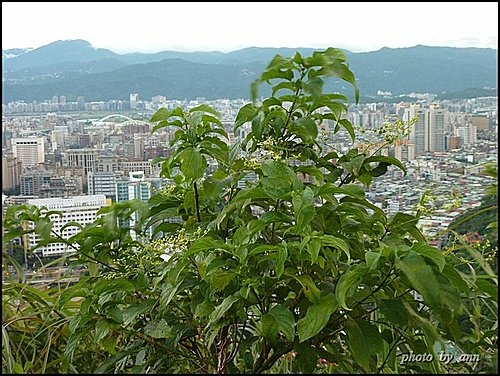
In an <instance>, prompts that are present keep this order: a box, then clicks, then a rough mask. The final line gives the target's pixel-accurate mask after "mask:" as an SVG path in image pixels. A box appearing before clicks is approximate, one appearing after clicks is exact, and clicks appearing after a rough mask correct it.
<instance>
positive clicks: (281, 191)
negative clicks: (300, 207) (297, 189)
mask: <svg viewBox="0 0 500 376" xmlns="http://www.w3.org/2000/svg"><path fill="white" fill-rule="evenodd" d="M260 183H261V184H262V189H263V190H264V192H266V194H267V196H268V197H270V198H272V199H273V200H278V199H280V198H282V197H283V196H285V195H287V194H289V193H290V190H291V184H290V182H288V181H287V180H285V179H283V178H274V177H272V178H271V177H265V178H262V179H260Z"/></svg>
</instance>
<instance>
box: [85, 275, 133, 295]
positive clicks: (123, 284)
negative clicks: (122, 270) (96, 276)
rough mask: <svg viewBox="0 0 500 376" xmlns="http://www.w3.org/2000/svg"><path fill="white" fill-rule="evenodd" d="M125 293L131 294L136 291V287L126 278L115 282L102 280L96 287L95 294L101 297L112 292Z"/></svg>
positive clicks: (114, 280)
mask: <svg viewBox="0 0 500 376" xmlns="http://www.w3.org/2000/svg"><path fill="white" fill-rule="evenodd" d="M117 290H119V291H125V292H131V291H135V286H134V284H133V283H132V282H130V281H129V280H127V279H125V278H117V279H113V280H102V281H100V282H98V283H97V284H96V285H95V287H94V294H95V295H97V296H99V295H101V294H103V293H107V292H111V291H117Z"/></svg>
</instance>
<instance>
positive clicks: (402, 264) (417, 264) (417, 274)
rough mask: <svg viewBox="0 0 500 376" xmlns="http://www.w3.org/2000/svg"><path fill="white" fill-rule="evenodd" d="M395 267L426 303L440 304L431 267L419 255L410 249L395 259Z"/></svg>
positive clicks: (431, 304) (433, 305)
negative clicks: (404, 254)
mask: <svg viewBox="0 0 500 376" xmlns="http://www.w3.org/2000/svg"><path fill="white" fill-rule="evenodd" d="M396 268H397V269H399V270H400V271H402V272H403V274H404V275H405V276H406V278H408V281H409V282H410V285H411V286H412V287H413V288H414V289H415V290H417V291H418V292H419V293H420V294H421V295H422V297H423V298H424V302H425V303H426V304H427V305H429V306H430V307H433V308H437V307H439V306H440V301H439V288H438V281H437V279H436V276H435V275H434V271H433V270H432V268H431V267H430V266H429V265H427V264H426V263H425V261H424V259H423V258H422V257H421V256H420V255H418V254H417V253H415V252H413V251H410V252H409V253H408V256H406V257H404V258H402V259H397V260H396Z"/></svg>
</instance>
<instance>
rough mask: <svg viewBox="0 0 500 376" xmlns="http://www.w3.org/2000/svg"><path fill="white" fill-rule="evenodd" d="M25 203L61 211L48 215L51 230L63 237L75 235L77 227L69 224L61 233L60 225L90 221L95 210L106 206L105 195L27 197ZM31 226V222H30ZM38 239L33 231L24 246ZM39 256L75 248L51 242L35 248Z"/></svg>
mask: <svg viewBox="0 0 500 376" xmlns="http://www.w3.org/2000/svg"><path fill="white" fill-rule="evenodd" d="M27 204H29V205H35V206H37V207H39V208H41V207H46V208H47V210H49V211H50V210H56V211H61V212H62V214H63V215H62V217H61V216H58V215H56V214H53V215H51V216H50V218H51V220H52V230H53V231H54V232H55V233H57V234H59V235H61V236H62V237H63V238H64V239H68V238H69V237H71V236H73V235H75V234H76V233H77V232H79V228H77V227H74V226H70V227H67V228H65V229H64V231H63V232H62V233H61V227H63V226H64V225H65V224H67V223H68V222H77V223H79V224H80V225H82V226H85V225H87V224H88V223H92V222H94V221H95V220H96V218H97V211H98V210H99V209H100V208H102V207H103V206H108V202H107V200H106V196H105V195H89V196H73V197H69V198H59V197H58V198H39V199H29V200H27ZM30 226H33V223H30ZM25 240H26V239H25ZM39 241H40V237H39V236H38V235H35V234H33V233H31V234H29V235H28V239H27V241H25V246H26V247H27V248H28V249H33V248H34V247H35V246H36V245H37V244H38V243H39ZM36 252H37V253H40V254H41V256H43V257H46V256H61V255H63V254H64V253H71V252H75V249H74V248H73V247H71V246H70V245H67V244H64V243H52V244H49V245H47V246H44V247H40V248H37V249H36Z"/></svg>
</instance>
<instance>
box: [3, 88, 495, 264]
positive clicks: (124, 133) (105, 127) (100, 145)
mask: <svg viewBox="0 0 500 376" xmlns="http://www.w3.org/2000/svg"><path fill="white" fill-rule="evenodd" d="M412 95H414V97H415V101H414V102H413V103H408V102H399V103H387V102H383V103H368V104H358V105H350V107H349V112H348V118H349V120H350V121H351V123H352V124H353V125H354V126H355V127H356V128H357V129H359V130H362V129H363V130H364V131H363V132H359V134H357V139H356V144H357V145H358V147H359V148H362V147H363V148H367V149H366V150H367V152H370V151H372V150H375V149H376V148H378V149H380V150H379V151H378V152H379V153H381V154H383V155H388V156H394V157H396V158H398V159H399V160H401V161H402V162H403V163H404V165H405V167H406V168H407V174H406V175H405V176H403V174H402V171H400V170H399V169H391V170H390V172H389V173H388V174H386V175H384V176H382V177H380V178H379V179H376V180H375V181H374V183H373V185H372V186H371V187H370V189H369V190H368V191H367V198H369V199H370V200H371V201H372V202H374V203H375V204H376V205H377V206H379V207H380V208H382V209H383V210H384V211H386V212H387V213H388V214H389V215H392V214H395V213H397V212H398V211H408V212H412V211H413V212H414V211H415V210H416V207H417V205H418V204H419V202H420V200H421V198H422V195H423V194H424V192H426V191H427V190H431V191H432V193H433V195H434V196H435V197H436V199H435V202H433V203H432V205H433V209H434V214H433V215H432V216H430V217H429V218H427V219H423V220H421V222H420V226H421V228H422V230H423V231H424V232H425V233H426V234H428V235H439V234H440V233H442V232H443V230H445V229H446V228H447V226H448V224H449V223H450V222H451V221H452V220H453V218H454V217H456V216H457V215H459V214H460V213H462V212H463V211H465V210H467V209H469V208H473V207H476V206H478V205H480V198H481V196H482V192H483V191H484V189H485V187H486V186H487V185H488V184H490V183H491V178H489V177H487V176H485V175H484V174H483V173H482V170H483V168H484V164H485V163H487V162H496V161H497V152H498V139H497V134H498V112H497V97H483V98H474V99H464V100H446V101H435V100H434V96H433V95H432V94H414V93H413V94H412ZM247 102H248V101H247V100H244V99H237V100H230V99H219V100H214V101H207V100H205V98H197V100H167V99H166V98H165V97H164V96H160V95H158V96H155V97H153V98H152V99H151V100H150V101H149V100H142V99H140V98H139V94H137V93H133V94H130V100H129V101H119V100H116V101H109V102H85V99H84V98H83V97H79V98H78V101H77V102H69V103H67V102H66V100H65V97H64V96H60V97H57V96H54V97H53V98H52V99H51V100H50V101H49V100H48V101H44V102H43V103H36V102H34V103H29V104H26V103H24V102H16V103H8V104H7V105H3V108H2V110H3V118H2V128H3V131H2V167H3V195H2V203H3V204H4V207H6V206H8V205H10V204H14V203H15V204H20V203H29V204H34V205H37V206H47V207H48V208H52V209H58V210H63V211H65V212H67V213H68V214H67V215H66V216H65V217H64V218H62V219H61V220H60V221H59V222H58V223H57V226H56V229H57V228H60V227H61V226H63V225H64V224H65V223H67V222H68V221H75V220H76V221H78V222H80V223H81V224H82V225H85V224H87V223H90V222H92V221H93V220H95V218H96V212H97V210H98V209H99V208H101V207H102V206H105V205H109V204H110V203H111V202H121V201H127V200H130V199H140V200H148V199H149V198H150V197H151V195H152V194H153V193H154V192H157V191H159V190H161V189H162V188H163V187H165V185H167V184H168V182H167V181H166V180H165V179H164V178H162V177H161V176H160V171H161V165H160V163H154V160H155V159H156V158H165V157H168V156H169V155H170V154H171V152H172V150H171V149H170V147H169V142H170V141H171V140H172V137H173V132H171V131H169V130H164V131H160V132H157V133H155V134H152V133H151V124H150V123H149V118H150V117H151V115H152V114H153V112H154V111H155V110H157V109H159V108H162V107H165V108H168V109H173V108H175V107H181V108H183V109H190V108H193V107H195V106H198V105H200V104H203V103H206V104H209V105H210V106H213V108H215V109H216V110H217V111H218V112H219V113H220V114H221V120H222V122H223V124H224V126H225V128H226V131H227V132H228V134H229V135H230V143H234V142H237V141H239V140H242V139H244V137H245V136H246V133H247V132H248V128H246V127H242V128H240V129H239V130H238V132H237V134H234V133H233V132H232V128H233V124H234V119H235V118H236V115H237V111H238V109H239V108H241V107H242V106H243V105H244V104H245V103H247ZM416 117H417V118H418V119H419V120H418V121H417V122H416V123H415V125H414V126H413V130H412V132H411V133H410V135H409V136H408V137H406V138H402V139H400V140H398V141H396V142H395V143H394V144H393V145H389V146H386V145H382V143H381V142H380V140H379V139H377V138H376V136H374V134H375V133H374V130H376V129H378V128H380V127H382V126H383V125H384V124H386V123H388V122H394V121H395V120H396V119H403V120H404V121H407V122H408V121H409V120H410V119H412V118H416ZM370 134H371V136H369V135H370ZM322 137H323V141H324V142H325V144H326V145H328V146H329V147H330V148H332V150H340V151H345V150H348V148H350V147H352V141H351V139H350V137H349V135H348V134H347V132H345V133H342V132H340V133H337V134H334V132H333V129H332V128H331V127H330V126H329V124H328V123H325V124H324V127H323V136H322ZM381 145H382V146H383V147H380V146H381ZM245 179H250V180H251V179H252V176H247V177H245ZM452 196H453V197H455V198H456V197H458V198H459V199H460V202H461V203H462V205H458V206H457V207H452V206H451V205H449V201H450V200H452ZM70 235H72V232H71V231H69V230H66V233H65V236H70ZM37 241H38V238H36V237H35V236H31V238H30V242H29V243H27V244H25V246H26V247H28V246H31V247H32V246H34V245H35V244H36V242H37ZM435 242H436V244H437V243H439V239H435ZM71 251H73V250H71V249H68V246H67V245H66V246H63V244H62V243H61V244H59V245H54V244H52V245H51V246H47V247H42V248H41V249H39V252H40V253H41V254H42V255H43V256H59V255H61V254H63V253H64V252H71Z"/></svg>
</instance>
